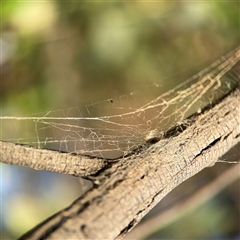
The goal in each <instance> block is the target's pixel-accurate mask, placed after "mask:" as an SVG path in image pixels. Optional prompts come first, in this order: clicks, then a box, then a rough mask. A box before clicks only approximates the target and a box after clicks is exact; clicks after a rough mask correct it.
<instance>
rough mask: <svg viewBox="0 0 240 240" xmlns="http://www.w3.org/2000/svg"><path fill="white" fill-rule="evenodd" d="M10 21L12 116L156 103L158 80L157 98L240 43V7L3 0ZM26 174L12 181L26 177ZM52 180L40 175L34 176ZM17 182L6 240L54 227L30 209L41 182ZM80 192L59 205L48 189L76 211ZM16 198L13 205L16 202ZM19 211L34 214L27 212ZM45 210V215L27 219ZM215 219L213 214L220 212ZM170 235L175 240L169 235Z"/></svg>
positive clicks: (7, 107) (6, 42)
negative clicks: (43, 224) (110, 103)
mask: <svg viewBox="0 0 240 240" xmlns="http://www.w3.org/2000/svg"><path fill="white" fill-rule="evenodd" d="M1 21H2V27H1V43H2V50H1V51H2V52H1V55H2V58H1V62H0V64H1V74H2V75H1V111H2V115H14V116H16V115H22V114H28V115H29V114H32V113H37V112H42V111H47V110H55V109H64V110H67V109H69V108H72V107H75V106H84V105H85V104H89V103H91V102H97V101H100V100H103V99H108V98H111V97H115V96H119V95H120V96H121V95H124V94H127V93H130V92H134V91H136V90H139V89H140V90H141V93H143V94H142V95H143V96H146V95H147V91H149V89H150V88H149V85H151V84H153V83H154V82H156V83H157V84H159V85H160V86H161V88H160V89H159V88H154V87H153V88H151V94H150V95H151V96H152V95H153V96H152V97H154V96H157V95H159V94H160V92H164V91H166V90H168V89H171V88H172V87H173V86H175V85H176V84H178V83H179V82H181V81H182V80H184V79H186V78H187V77H190V76H191V75H193V74H195V73H196V72H197V71H198V70H201V69H202V68H203V66H207V65H208V64H209V63H210V62H212V61H214V60H215V59H217V58H218V57H219V56H221V55H223V54H225V53H227V52H229V51H230V50H232V49H234V48H235V47H236V46H237V45H238V44H239V3H238V2H227V1H226V2H220V1H214V2H207V1H198V2H191V1H187V2H181V1H174V2H172V1H165V2H151V3H150V2H138V1H136V2H132V1H131V2H128V1H124V2H102V1H94V2H82V3H81V2H78V1H73V2H72V1H69V2H68V1H49V2H35V1H32V2H30V1H28V2H24V1H3V2H1ZM179 73H181V74H179ZM178 74H179V75H178ZM172 75H174V78H170V76H172ZM151 86H155V85H151ZM145 92H146V93H145ZM139 101H141V99H140V100H139ZM96 111H101V114H102V115H104V114H106V113H105V112H103V111H102V109H97V110H96ZM2 169H3V170H2V171H11V170H9V169H8V170H6V169H7V168H6V167H3V168H2ZM17 169H18V168H17V167H15V168H14V170H12V171H14V174H13V173H11V174H10V173H9V174H10V175H11V176H13V175H14V176H16V172H17V171H23V170H17ZM29 171H30V170H29ZM30 172H31V171H30ZM24 174H25V170H24ZM42 175H44V174H43V173H36V172H35V171H33V173H32V176H31V177H32V178H38V176H39V177H40V176H42ZM44 176H45V175H44ZM32 178H31V179H32ZM2 179H3V180H2V181H3V184H6V182H5V180H4V178H2ZM55 179H56V178H54V177H52V178H51V177H50V178H49V184H50V183H52V182H53V181H59V183H60V184H62V181H60V180H55ZM75 180H76V179H75ZM9 181H10V183H11V184H10V183H8V191H7V190H6V192H4V195H2V194H1V196H2V198H3V208H4V215H3V216H4V225H3V227H4V229H3V230H4V235H3V236H4V239H10V238H16V237H17V236H19V235H20V234H22V233H23V232H25V231H26V230H27V229H29V228H30V226H29V225H28V224H27V222H31V225H34V224H37V223H38V222H39V221H40V220H43V219H44V217H42V216H39V212H41V211H43V210H40V206H39V202H38V203H36V204H31V203H29V204H28V205H27V206H26V205H25V204H26V201H31V199H33V197H32V196H33V195H35V196H36V197H35V198H36V199H37V201H38V200H39V196H40V195H41V192H40V191H38V190H37V187H36V186H34V187H33V188H34V189H35V190H33V189H32V190H31V191H30V192H28V188H29V187H28V186H27V182H28V183H29V182H30V183H32V184H35V185H38V186H41V183H34V181H33V182H32V180H31V181H26V179H25V180H24V179H23V178H22V180H21V181H19V182H18V184H21V186H22V187H21V189H22V191H21V192H17V193H15V195H13V193H12V191H11V188H13V186H14V184H17V183H16V180H15V179H14V177H11V178H10V180H9ZM72 184H73V183H72ZM74 186H75V188H74V187H72V188H71V189H69V187H67V190H66V188H64V189H62V190H59V191H62V193H63V194H62V195H61V196H59V197H56V191H53V189H50V188H48V189H47V191H48V192H49V195H50V196H51V197H50V196H49V198H51V199H53V198H55V200H57V199H58V200H59V199H62V200H63V198H64V197H66V199H65V200H63V201H65V202H69V203H70V201H72V200H73V199H74V198H72V199H71V200H69V199H70V198H67V197H69V195H71V194H66V193H65V191H68V193H69V192H70V191H72V192H75V193H76V192H78V191H76V188H79V185H78V184H76V181H75V185H74ZM24 189H25V190H24ZM45 191H46V185H45ZM28 194H29V195H28ZM63 195H64V197H63ZM72 195H74V194H72ZM23 196H24V197H23ZM74 197H76V196H75V195H74ZM9 199H11V206H12V207H11V206H9V205H8V204H6V203H7V202H8V201H9ZM21 199H22V200H21ZM26 199H28V200H26ZM51 201H53V200H51ZM59 201H60V200H59ZM54 203H55V202H54ZM48 204H50V203H49V201H48V203H45V204H43V205H44V206H43V207H45V208H46V206H47V205H48ZM16 205H18V209H21V208H22V206H25V208H27V209H26V211H24V213H19V212H18V210H17V208H15V206H16ZM50 205H51V204H50ZM60 205H61V204H60ZM36 208H37V210H38V211H35V214H32V215H31V216H30V215H27V214H28V213H31V212H32V213H33V212H34V211H33V210H34V209H36ZM41 209H43V208H41ZM52 210H53V211H56V209H55V208H53V209H52ZM213 211H214V208H213V209H212V210H211V215H213V214H215V213H217V212H218V210H217V211H215V213H213ZM49 214H50V213H49ZM206 214H208V211H205V214H204V215H203V217H202V219H205V217H206ZM17 216H19V219H23V218H24V219H26V221H25V220H24V221H25V222H26V224H24V223H23V222H22V223H21V226H20V225H17V223H16V222H18V223H19V221H18V220H16V222H14V221H13V220H12V219H14V218H18V217H17ZM23 216H24V217H23ZM226 216H227V215H226ZM9 219H11V221H9ZM10 226H11V229H10ZM191 234H193V233H191ZM165 236H166V237H168V238H172V237H171V235H170V233H169V232H168V233H166V235H165ZM182 237H183V238H184V235H183V236H182ZM191 237H192V238H195V237H194V236H191Z"/></svg>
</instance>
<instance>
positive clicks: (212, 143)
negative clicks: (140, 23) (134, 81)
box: [20, 88, 240, 239]
mask: <svg viewBox="0 0 240 240" xmlns="http://www.w3.org/2000/svg"><path fill="white" fill-rule="evenodd" d="M239 102H240V89H239V88H237V89H235V90H234V91H233V92H232V93H231V94H230V95H229V96H227V97H225V98H223V99H222V100H221V101H220V102H218V103H217V104H216V105H215V106H214V107H212V108H211V109H209V110H206V111H204V112H202V113H201V114H199V115H197V116H193V117H192V118H190V119H189V120H187V121H186V125H185V129H184V130H183V131H182V132H181V133H179V132H178V129H176V132H175V134H173V132H174V131H173V130H172V131H171V134H170V135H169V137H168V138H164V139H162V140H160V141H159V142H157V143H156V144H152V145H150V146H149V147H144V148H142V149H140V150H139V151H138V152H137V151H136V152H135V153H134V154H132V155H129V156H126V157H123V158H122V159H120V160H119V161H118V162H115V163H113V164H112V165H109V166H108V167H107V168H105V169H103V170H102V171H100V172H98V173H97V174H96V175H95V176H92V177H91V179H92V180H93V181H94V183H95V186H94V188H93V189H91V190H89V191H88V192H87V193H85V194H84V195H83V196H81V197H80V198H79V199H77V200H76V201H75V202H74V203H73V204H72V205H71V206H69V207H68V208H66V209H64V210H62V211H60V212H58V213H57V214H55V215H54V216H52V217H50V218H49V219H47V220H46V221H44V222H43V223H41V224H40V225H38V226H37V227H35V228H34V229H33V230H31V231H30V232H29V233H27V234H25V235H24V236H22V237H21V238H20V239H60V238H61V239H114V238H117V239H121V238H123V237H124V236H125V235H126V234H127V233H128V232H129V231H130V230H131V229H132V228H133V227H134V226H135V225H136V224H137V223H138V222H139V221H140V220H141V219H142V217H143V216H144V215H145V214H146V213H148V212H149V211H150V210H151V209H152V208H153V207H154V206H155V205H156V204H157V203H158V202H159V201H160V200H161V199H162V198H163V197H164V196H166V195H167V194H168V193H169V192H170V191H171V190H172V189H174V188H175V187H176V186H178V185H179V184H180V183H181V182H183V181H185V180H187V179H188V178H190V177H191V176H193V175H195V174H196V173H198V172H199V171H201V170H202V169H204V168H205V167H209V166H213V165H214V164H215V163H216V162H217V160H218V159H219V157H221V156H222V155H223V154H224V153H226V152H227V151H228V150H229V149H230V148H231V147H233V146H234V145H236V144H237V143H239V141H240V117H239V116H240V104H239Z"/></svg>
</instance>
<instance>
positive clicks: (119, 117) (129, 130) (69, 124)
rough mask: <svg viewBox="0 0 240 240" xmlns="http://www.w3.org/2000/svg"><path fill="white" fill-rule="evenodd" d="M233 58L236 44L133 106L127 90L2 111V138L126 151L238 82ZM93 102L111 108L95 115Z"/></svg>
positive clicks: (91, 151)
mask: <svg viewBox="0 0 240 240" xmlns="http://www.w3.org/2000/svg"><path fill="white" fill-rule="evenodd" d="M239 60H240V47H238V48H237V49H235V50H234V51H232V52H230V53H229V54H227V55H226V56H224V57H222V58H221V59H219V60H218V61H216V62H215V63H213V64H212V65H210V66H209V67H207V68H206V69H204V70H203V71H201V72H200V73H198V74H196V75H194V76H193V77H192V78H190V79H188V80H186V81H184V82H183V83H181V84H180V85H178V86H176V87H175V88H173V89H171V90H170V91H167V92H166V93H164V94H162V95H160V96H159V97H157V98H155V99H154V100H152V101H150V102H148V103H147V104H145V105H143V106H141V107H138V108H133V107H131V103H132V100H135V98H136V95H135V94H133V93H131V94H130V95H129V96H124V97H119V98H118V99H107V100H105V101H102V102H97V103H94V104H91V105H87V106H85V108H84V109H80V108H72V109H69V110H68V111H67V112H65V111H64V110H59V111H49V112H45V113H38V114H32V115H30V116H19V117H17V116H2V117H1V125H2V128H1V131H2V132H1V136H2V140H4V141H10V142H14V143H18V144H27V145H31V146H35V147H38V148H47V149H56V150H60V151H64V152H70V153H75V154H84V155H91V156H97V157H103V158H110V159H111V158H115V157H118V156H121V155H126V154H128V153H130V152H131V151H132V150H134V149H136V148H138V147H139V146H143V145H146V144H149V143H151V142H154V141H155V140H160V139H161V138H162V137H164V134H165V133H166V131H168V130H169V129H171V128H172V127H173V126H176V125H180V124H182V123H183V122H184V119H186V118H187V117H188V116H190V115H192V114H193V113H195V112H201V111H202V109H203V108H204V107H205V106H207V105H209V104H211V103H212V102H213V101H214V100H216V99H218V98H219V97H221V96H222V95H224V94H226V93H227V92H228V91H230V90H231V89H232V88H233V87H235V86H236V85H238V84H239V82H240V81H239V75H240V71H239ZM156 87H158V86H157V85H156ZM142 96H143V95H142ZM140 97H141V96H140ZM130 99H131V101H130ZM126 105H129V106H128V107H126ZM96 108H97V109H98V108H99V109H104V108H109V109H111V110H112V112H113V113H114V114H111V115H105V116H100V117H99V116H97V117H95V116H94V115H93V112H94V109H96ZM84 115H87V116H84ZM20 130H21V131H20ZM9 133H10V134H9ZM6 136H7V137H6ZM9 136H10V137H9Z"/></svg>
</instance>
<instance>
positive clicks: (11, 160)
mask: <svg viewBox="0 0 240 240" xmlns="http://www.w3.org/2000/svg"><path fill="white" fill-rule="evenodd" d="M0 159H1V162H2V163H7V164H14V165H19V166H24V167H30V168H33V169H35V170H46V171H51V172H57V173H63V174H69V175H73V176H82V177H83V176H88V175H92V174H96V173H97V172H98V171H99V170H101V169H103V168H104V167H105V166H107V165H108V161H107V160H105V159H101V158H94V157H88V156H83V155H76V154H75V155H74V154H69V153H62V152H58V151H52V150H48V149H36V148H33V147H29V146H25V145H17V144H14V143H10V142H1V141H0Z"/></svg>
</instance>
